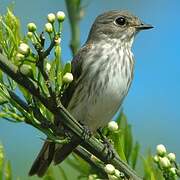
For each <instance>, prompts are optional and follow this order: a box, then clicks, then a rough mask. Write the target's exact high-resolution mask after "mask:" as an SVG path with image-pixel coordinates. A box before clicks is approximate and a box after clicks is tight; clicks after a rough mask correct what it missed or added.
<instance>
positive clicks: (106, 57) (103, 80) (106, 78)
mask: <svg viewBox="0 0 180 180" xmlns="http://www.w3.org/2000/svg"><path fill="white" fill-rule="evenodd" d="M151 28H153V26H152V25H150V24H146V23H144V22H143V21H141V20H140V18H139V17H137V16H135V15H133V14H131V13H130V12H128V11H126V10H110V11H107V12H104V13H102V14H100V15H99V16H97V17H96V19H95V21H94V23H93V24H92V27H91V29H90V32H89V35H88V38H87V41H86V42H85V44H84V45H83V46H82V47H81V48H80V50H79V51H78V53H77V54H76V55H75V56H74V58H73V60H72V62H71V64H72V74H73V78H74V80H73V81H72V82H71V83H70V85H69V86H68V88H67V89H66V90H65V92H64V93H63V96H62V98H61V102H62V104H63V105H64V106H65V107H66V108H67V110H68V111H69V112H70V113H71V115H72V116H73V117H74V118H75V119H76V120H78V121H79V122H80V123H82V124H83V125H85V126H86V127H88V129H89V130H90V131H91V132H92V133H96V132H97V130H98V129H99V128H103V127H105V126H106V125H107V124H108V122H109V121H111V119H112V118H113V116H114V115H115V114H116V112H117V111H118V109H119V108H120V106H121V105H122V102H123V100H124V98H125V97H126V95H127V93H128V91H129V88H130V86H131V83H132V80H133V76H134V64H135V61H134V55H133V53H132V51H131V49H132V45H133V41H134V38H135V36H136V35H137V34H138V33H139V32H140V31H142V30H146V29H151ZM80 143H81V141H80V140H79V139H77V138H75V137H72V138H71V140H70V142H69V143H68V144H65V145H56V144H55V143H54V142H48V141H46V142H45V143H44V145H43V147H42V149H41V151H40V153H39V154H38V156H37V158H36V160H35V161H34V163H33V165H32V167H31V169H30V171H29V175H30V176H32V175H35V174H36V175H38V176H39V177H42V176H43V175H44V174H45V172H46V171H47V169H48V167H49V165H50V164H51V162H52V161H54V164H59V163H61V162H62V161H63V160H64V159H65V158H66V157H67V156H68V155H69V154H70V153H71V152H72V151H73V149H74V148H76V147H77V146H78V145H79V144H80Z"/></svg>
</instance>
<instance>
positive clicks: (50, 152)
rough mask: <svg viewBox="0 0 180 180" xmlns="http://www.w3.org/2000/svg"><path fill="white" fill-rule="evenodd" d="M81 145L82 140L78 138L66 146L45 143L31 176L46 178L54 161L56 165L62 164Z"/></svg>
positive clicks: (31, 170) (74, 138) (30, 173)
mask: <svg viewBox="0 0 180 180" xmlns="http://www.w3.org/2000/svg"><path fill="white" fill-rule="evenodd" d="M80 143H81V140H80V139H79V138H77V137H76V136H74V137H73V138H72V139H71V141H70V143H68V144H64V145H62V144H60V145H57V144H55V143H53V142H45V143H44V145H43V147H42V149H41V151H40V153H39V154H38V156H37V158H36V159H35V161H34V163H33V165H32V167H31V169H30V171H29V176H33V175H37V176H39V177H42V176H44V174H45V173H46V171H47V169H48V167H49V165H50V164H51V162H52V160H53V161H54V164H55V165H57V164H59V163H61V162H62V161H64V160H65V159H66V157H67V156H68V155H69V154H70V153H71V152H72V151H73V150H74V149H75V148H76V147H77V146H78V145H79V144H80Z"/></svg>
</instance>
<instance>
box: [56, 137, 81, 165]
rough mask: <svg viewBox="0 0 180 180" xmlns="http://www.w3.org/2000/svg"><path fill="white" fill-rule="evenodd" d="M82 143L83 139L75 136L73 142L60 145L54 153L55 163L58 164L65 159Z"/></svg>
mask: <svg viewBox="0 0 180 180" xmlns="http://www.w3.org/2000/svg"><path fill="white" fill-rule="evenodd" d="M80 143H81V140H80V139H79V138H77V137H73V138H72V139H71V142H69V143H68V144H65V145H63V146H59V147H58V148H57V149H56V151H55V153H54V158H53V161H54V164H55V165H57V164H59V163H61V162H62V161H64V160H65V159H66V157H67V156H68V155H69V154H71V152H72V151H73V150H74V149H75V148H76V147H77V146H78V145H79V144H80Z"/></svg>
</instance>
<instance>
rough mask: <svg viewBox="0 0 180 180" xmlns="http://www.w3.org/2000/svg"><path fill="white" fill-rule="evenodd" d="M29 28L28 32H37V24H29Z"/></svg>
mask: <svg viewBox="0 0 180 180" xmlns="http://www.w3.org/2000/svg"><path fill="white" fill-rule="evenodd" d="M27 28H28V31H30V32H35V31H36V29H37V27H36V24H35V23H29V24H28V25H27Z"/></svg>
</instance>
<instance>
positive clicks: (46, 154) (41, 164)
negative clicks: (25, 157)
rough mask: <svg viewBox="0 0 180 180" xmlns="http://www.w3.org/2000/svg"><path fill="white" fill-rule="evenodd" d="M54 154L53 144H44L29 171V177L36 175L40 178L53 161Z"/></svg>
mask: <svg viewBox="0 0 180 180" xmlns="http://www.w3.org/2000/svg"><path fill="white" fill-rule="evenodd" d="M54 152H55V144H54V143H52V142H45V143H44V145H43V147H42V149H41V151H40V153H39V154H38V156H37V158H36V159H35V161H34V163H33V165H32V167H31V169H30V171H29V176H33V175H35V174H37V175H38V176H39V177H42V176H43V175H44V174H45V172H46V171H47V169H48V167H49V165H50V164H51V162H52V160H53V156H54Z"/></svg>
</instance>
